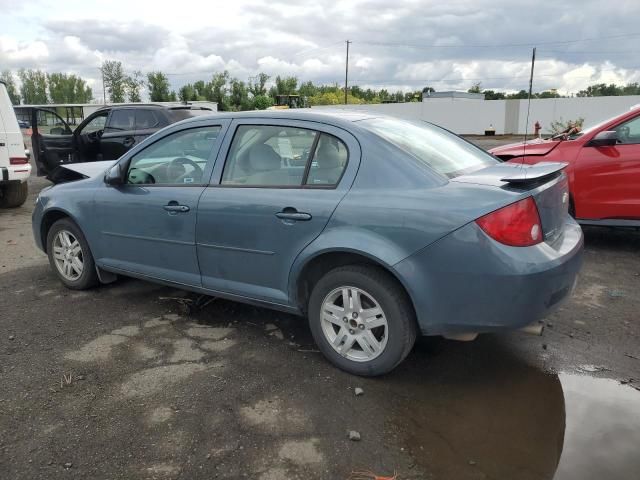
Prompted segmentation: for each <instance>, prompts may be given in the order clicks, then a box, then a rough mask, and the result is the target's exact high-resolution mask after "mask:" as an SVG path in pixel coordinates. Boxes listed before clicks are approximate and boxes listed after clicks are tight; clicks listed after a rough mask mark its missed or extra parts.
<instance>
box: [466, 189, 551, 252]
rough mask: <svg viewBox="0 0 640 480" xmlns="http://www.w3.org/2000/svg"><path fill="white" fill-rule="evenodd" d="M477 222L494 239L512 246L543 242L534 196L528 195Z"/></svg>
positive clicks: (525, 245)
mask: <svg viewBox="0 0 640 480" xmlns="http://www.w3.org/2000/svg"><path fill="white" fill-rule="evenodd" d="M476 223H477V224H478V225H479V226H480V228H482V230H484V232H485V233H486V234H487V235H489V236H490V237H491V238H493V239H494V240H496V241H498V242H500V243H504V244H505V245H510V246H512V247H529V246H531V245H535V244H537V243H540V242H542V226H541V223H540V215H539V214H538V207H536V202H535V201H534V200H533V197H527V198H525V199H524V200H520V201H518V202H516V203H512V204H511V205H507V206H506V207H503V208H501V209H499V210H496V211H495V212H491V213H488V214H487V215H485V216H484V217H480V218H479V219H477V220H476Z"/></svg>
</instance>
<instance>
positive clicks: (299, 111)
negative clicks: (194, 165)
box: [182, 108, 384, 126]
mask: <svg viewBox="0 0 640 480" xmlns="http://www.w3.org/2000/svg"><path fill="white" fill-rule="evenodd" d="M380 116H384V115H371V114H368V113H363V112H360V111H357V110H349V109H348V108H347V109H339V108H335V109H333V108H332V109H324V108H323V109H313V110H312V109H308V108H307V109H304V108H295V109H285V110H252V111H247V112H218V113H213V114H211V115H200V116H198V117H194V118H190V119H187V120H184V121H183V122H182V123H189V122H198V121H202V120H205V119H209V118H215V119H243V118H246V119H251V118H267V119H273V120H306V121H312V122H319V123H332V124H335V125H338V124H342V125H343V126H347V125H348V124H351V123H353V122H358V121H361V120H367V119H370V118H377V117H380Z"/></svg>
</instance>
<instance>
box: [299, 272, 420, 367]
mask: <svg viewBox="0 0 640 480" xmlns="http://www.w3.org/2000/svg"><path fill="white" fill-rule="evenodd" d="M308 313H309V324H310V327H311V332H312V334H313V337H314V340H315V341H316V344H317V345H318V348H319V349H320V351H321V352H322V353H323V354H324V355H325V357H327V359H329V361H331V363H333V364H334V365H336V366H337V367H339V368H341V369H342V370H345V371H347V372H349V373H353V374H356V375H364V376H375V375H382V374H384V373H387V372H389V371H391V370H392V369H393V368H395V367H396V366H397V365H398V364H399V363H400V362H402V360H404V358H405V357H406V356H407V355H408V354H409V352H410V351H411V348H412V347H413V344H414V342H415V339H416V332H417V328H416V320H415V313H414V310H413V306H412V305H411V302H410V300H409V298H408V297H407V294H406V293H405V291H404V289H403V288H402V287H401V286H400V285H399V284H398V282H397V281H396V280H395V279H394V278H392V277H391V276H390V275H389V274H388V273H386V272H385V271H383V270H381V269H379V268H377V267H372V266H368V265H349V266H344V267H339V268H336V269H334V270H331V271H330V272H329V273H327V274H326V275H325V276H324V277H322V278H321V279H320V280H319V281H318V283H317V284H316V285H315V287H314V288H313V291H312V293H311V298H310V299H309V312H308Z"/></svg>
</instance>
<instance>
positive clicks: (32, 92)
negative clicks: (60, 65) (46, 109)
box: [18, 68, 48, 105]
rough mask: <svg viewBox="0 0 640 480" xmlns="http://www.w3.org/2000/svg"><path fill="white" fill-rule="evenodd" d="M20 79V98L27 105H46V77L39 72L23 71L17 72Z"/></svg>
mask: <svg viewBox="0 0 640 480" xmlns="http://www.w3.org/2000/svg"><path fill="white" fill-rule="evenodd" d="M18 76H19V77H20V82H21V83H22V85H21V86H20V96H21V97H22V101H23V102H24V103H25V104H27V105H42V104H45V103H48V99H47V76H46V74H45V73H44V72H42V71H40V70H25V69H24V68H23V69H21V70H20V71H19V72H18Z"/></svg>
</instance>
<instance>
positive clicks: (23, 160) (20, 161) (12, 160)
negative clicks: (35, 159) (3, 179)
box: [9, 157, 29, 165]
mask: <svg viewBox="0 0 640 480" xmlns="http://www.w3.org/2000/svg"><path fill="white" fill-rule="evenodd" d="M27 163H29V159H28V158H27V157H9V165H26V164H27Z"/></svg>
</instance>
